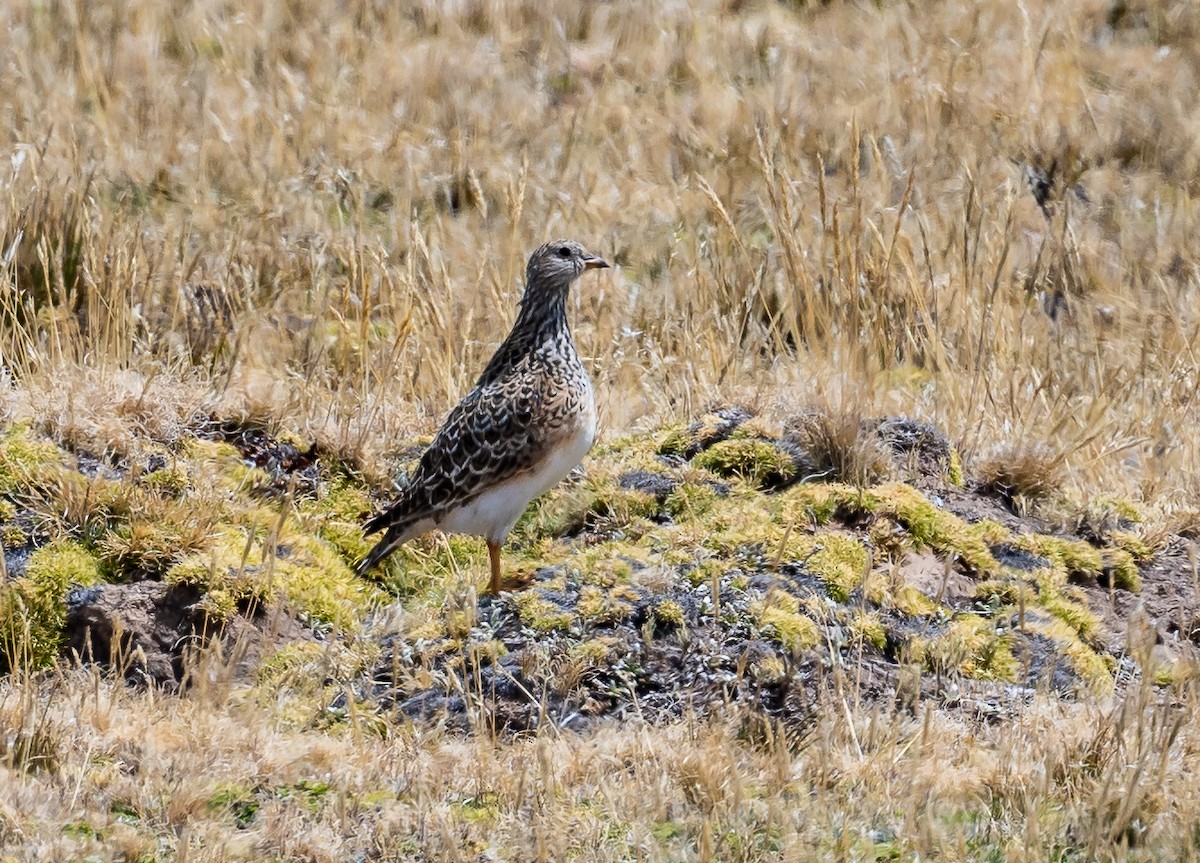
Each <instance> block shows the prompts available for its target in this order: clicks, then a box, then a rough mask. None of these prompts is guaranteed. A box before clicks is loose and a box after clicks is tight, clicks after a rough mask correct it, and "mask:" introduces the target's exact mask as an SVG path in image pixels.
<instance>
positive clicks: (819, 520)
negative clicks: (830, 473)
mask: <svg viewBox="0 0 1200 863" xmlns="http://www.w3.org/2000/svg"><path fill="white" fill-rule="evenodd" d="M855 497H857V492H856V491H855V490H854V489H853V488H852V487H850V486H848V485H842V484H840V483H807V482H806V483H801V484H800V485H796V486H793V487H792V488H789V489H788V490H787V491H785V492H784V493H783V494H782V495H780V499H781V500H782V502H783V506H782V508H781V510H780V516H781V518H782V519H783V520H784V521H785V522H788V523H791V524H806V525H807V524H811V525H816V526H819V525H823V524H828V523H829V522H830V521H832V520H833V519H834V517H835V516H836V515H837V513H838V510H839V509H840V508H841V507H842V506H843V505H844V503H845V502H846V501H847V500H850V499H852V498H855Z"/></svg>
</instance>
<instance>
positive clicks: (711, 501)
mask: <svg viewBox="0 0 1200 863" xmlns="http://www.w3.org/2000/svg"><path fill="white" fill-rule="evenodd" d="M719 500H720V498H719V496H718V495H717V492H716V490H715V489H714V488H713V487H712V486H710V485H707V484H705V483H694V482H684V483H680V484H679V485H678V486H676V487H675V489H674V490H673V491H672V492H671V493H670V494H669V495H667V499H666V501H665V502H664V506H665V508H666V510H667V512H668V513H670V515H671V517H672V518H674V519H675V520H676V521H682V520H685V519H689V518H698V517H700V516H702V515H704V514H705V513H707V512H709V511H710V510H711V509H712V508H713V506H715V505H716V504H717V503H718V501H719Z"/></svg>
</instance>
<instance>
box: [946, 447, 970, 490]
mask: <svg viewBox="0 0 1200 863" xmlns="http://www.w3.org/2000/svg"><path fill="white" fill-rule="evenodd" d="M946 482H948V483H950V485H953V486H957V487H958V488H962V487H963V486H964V485H966V484H967V480H966V477H965V476H964V475H963V466H962V458H961V457H960V456H959V454H958V450H956V449H954V448H953V447H951V448H950V464H949V465H947V467H946Z"/></svg>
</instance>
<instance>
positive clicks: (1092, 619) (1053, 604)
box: [1041, 596, 1100, 641]
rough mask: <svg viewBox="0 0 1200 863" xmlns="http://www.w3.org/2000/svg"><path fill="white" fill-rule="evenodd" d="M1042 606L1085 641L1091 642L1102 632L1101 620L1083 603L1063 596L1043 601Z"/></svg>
mask: <svg viewBox="0 0 1200 863" xmlns="http://www.w3.org/2000/svg"><path fill="white" fill-rule="evenodd" d="M1041 606H1042V607H1043V608H1045V609H1046V610H1047V611H1048V612H1050V613H1051V614H1052V615H1054V616H1055V617H1057V618H1058V619H1059V620H1061V621H1062V622H1063V623H1065V624H1067V626H1069V627H1071V629H1073V630H1074V631H1075V634H1076V635H1078V636H1079V637H1080V638H1082V639H1084V640H1088V641H1090V640H1091V639H1093V638H1095V637H1096V636H1097V635H1098V634H1099V632H1100V618H1099V617H1097V616H1096V615H1095V613H1093V612H1092V611H1091V610H1090V609H1089V608H1088V607H1087V606H1086V605H1085V604H1084V603H1083V602H1079V601H1074V602H1073V601H1071V600H1070V599H1066V598H1064V597H1061V596H1055V597H1049V598H1046V599H1043V600H1042V602H1041Z"/></svg>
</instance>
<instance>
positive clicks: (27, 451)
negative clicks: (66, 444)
mask: <svg viewBox="0 0 1200 863" xmlns="http://www.w3.org/2000/svg"><path fill="white" fill-rule="evenodd" d="M62 471H63V457H62V453H61V452H60V451H59V449H58V447H56V446H55V445H54V444H52V443H50V442H49V441H46V440H38V439H36V438H34V437H33V435H32V433H31V432H30V431H29V426H28V425H26V424H25V423H18V424H16V425H13V426H10V427H9V428H8V429H7V430H6V431H5V432H4V433H3V434H2V435H0V494H2V495H10V494H16V493H19V492H22V491H28V490H29V489H30V487H31V486H36V485H41V484H43V483H47V482H52V481H54V480H55V479H56V478H57V477H58V476H59V474H61V473H62Z"/></svg>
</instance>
